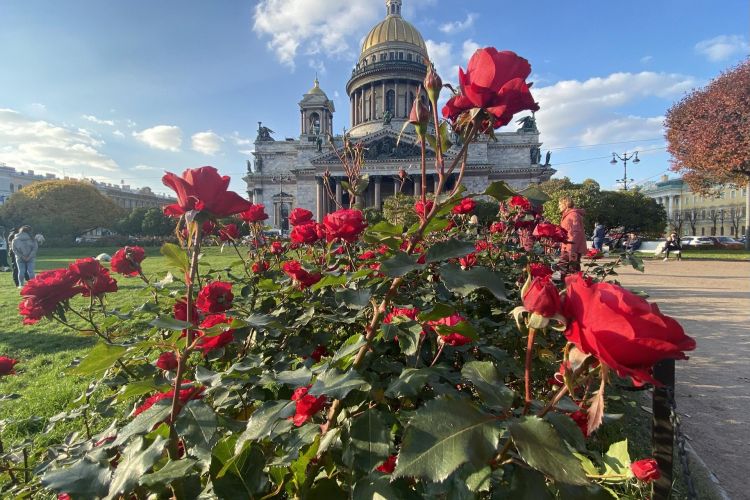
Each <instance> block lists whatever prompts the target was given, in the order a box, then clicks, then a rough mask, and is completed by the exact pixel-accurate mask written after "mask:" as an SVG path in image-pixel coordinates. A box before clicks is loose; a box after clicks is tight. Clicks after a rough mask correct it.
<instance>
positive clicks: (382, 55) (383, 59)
mask: <svg viewBox="0 0 750 500" xmlns="http://www.w3.org/2000/svg"><path fill="white" fill-rule="evenodd" d="M380 60H381V61H385V52H384V53H382V54H380Z"/></svg>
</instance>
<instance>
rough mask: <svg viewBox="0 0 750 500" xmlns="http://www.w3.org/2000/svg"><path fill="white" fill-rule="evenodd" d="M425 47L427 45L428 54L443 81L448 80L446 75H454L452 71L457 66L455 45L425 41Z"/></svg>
mask: <svg viewBox="0 0 750 500" xmlns="http://www.w3.org/2000/svg"><path fill="white" fill-rule="evenodd" d="M425 45H427V54H429V56H430V61H431V62H432V64H434V65H435V69H436V70H437V72H438V73H439V74H440V76H441V77H442V79H443V80H446V77H445V75H448V74H449V73H452V71H451V70H452V69H453V67H454V66H455V62H454V60H455V56H454V54H453V44H452V43H450V42H436V41H434V40H425Z"/></svg>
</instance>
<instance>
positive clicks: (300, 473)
mask: <svg viewBox="0 0 750 500" xmlns="http://www.w3.org/2000/svg"><path fill="white" fill-rule="evenodd" d="M319 445H320V435H319V434H318V433H317V430H316V432H315V438H314V440H313V442H312V443H311V444H310V445H309V446H308V447H307V450H306V451H305V452H304V453H301V454H300V456H299V458H298V459H297V460H295V461H294V462H292V464H291V465H290V466H289V469H290V470H291V471H292V474H293V475H294V481H295V482H296V483H297V485H298V486H302V485H304V484H305V480H306V479H307V466H308V465H310V461H311V460H312V459H313V458H315V456H316V455H317V453H318V446H319Z"/></svg>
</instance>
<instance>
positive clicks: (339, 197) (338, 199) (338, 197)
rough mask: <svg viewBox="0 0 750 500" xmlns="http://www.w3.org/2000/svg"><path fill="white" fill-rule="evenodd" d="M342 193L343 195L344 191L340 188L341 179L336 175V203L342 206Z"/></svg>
mask: <svg viewBox="0 0 750 500" xmlns="http://www.w3.org/2000/svg"><path fill="white" fill-rule="evenodd" d="M343 195H344V193H343V190H342V187H341V179H339V178H338V177H337V178H336V205H337V206H339V207H340V206H343V204H344V202H343V201H342V200H343Z"/></svg>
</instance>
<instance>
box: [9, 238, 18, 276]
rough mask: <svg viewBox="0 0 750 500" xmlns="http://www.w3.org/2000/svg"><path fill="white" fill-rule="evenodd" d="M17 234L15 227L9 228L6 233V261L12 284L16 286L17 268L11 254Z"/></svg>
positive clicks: (13, 256) (14, 258)
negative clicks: (8, 263)
mask: <svg viewBox="0 0 750 500" xmlns="http://www.w3.org/2000/svg"><path fill="white" fill-rule="evenodd" d="M17 234H18V230H17V229H16V228H15V227H12V228H10V231H9V232H8V260H10V266H11V274H13V283H15V284H16V286H18V266H17V265H16V256H15V254H14V253H13V238H15V237H16V235H17Z"/></svg>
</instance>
